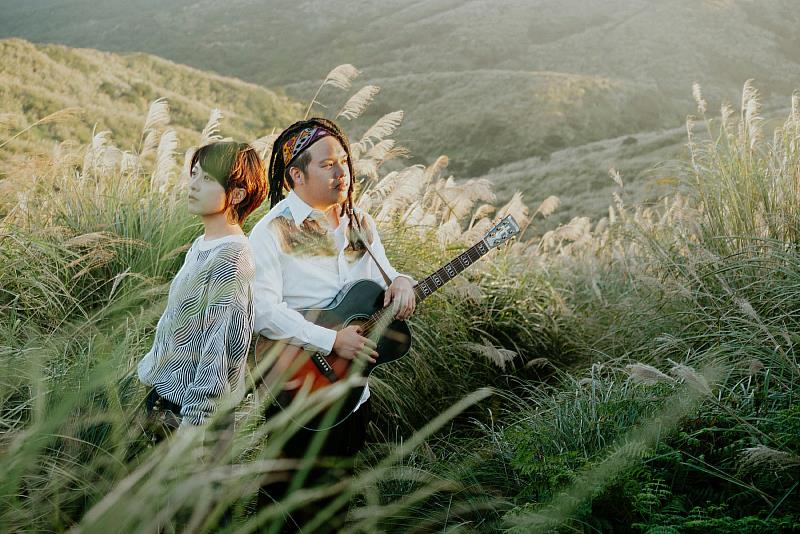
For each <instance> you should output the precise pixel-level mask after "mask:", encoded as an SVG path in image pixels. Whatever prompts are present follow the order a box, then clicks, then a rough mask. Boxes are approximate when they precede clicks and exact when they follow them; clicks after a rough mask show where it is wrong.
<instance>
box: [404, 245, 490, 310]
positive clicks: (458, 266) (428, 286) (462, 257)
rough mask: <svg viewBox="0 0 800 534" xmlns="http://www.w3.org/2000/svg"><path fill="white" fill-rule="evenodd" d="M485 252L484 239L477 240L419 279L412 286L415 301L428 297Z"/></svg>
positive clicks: (486, 248)
mask: <svg viewBox="0 0 800 534" xmlns="http://www.w3.org/2000/svg"><path fill="white" fill-rule="evenodd" d="M487 252H489V246H488V245H487V244H486V241H485V240H481V241H478V242H477V243H475V244H474V245H472V246H471V247H470V248H468V249H467V250H465V251H464V252H462V253H461V254H459V255H458V256H457V257H456V258H454V259H453V260H452V261H450V262H449V263H447V264H445V265H444V267H442V268H441V269H439V270H438V271H436V272H434V273H433V274H431V275H430V276H428V277H427V278H425V279H424V280H421V281H420V282H419V283H418V284H417V285H416V286H415V287H414V294H415V295H416V296H417V302H418V303H419V302H422V301H423V300H425V299H426V298H428V297H429V296H430V295H432V294H433V292H434V291H436V290H437V289H439V288H440V287H442V286H443V285H445V284H446V283H447V282H449V281H450V280H452V279H453V278H455V277H456V275H457V274H458V273H460V272H461V271H463V270H464V269H466V268H467V267H469V266H470V265H472V264H473V263H475V262H476V261H478V260H479V259H480V258H481V257H482V256H484V255H485V254H486V253H487Z"/></svg>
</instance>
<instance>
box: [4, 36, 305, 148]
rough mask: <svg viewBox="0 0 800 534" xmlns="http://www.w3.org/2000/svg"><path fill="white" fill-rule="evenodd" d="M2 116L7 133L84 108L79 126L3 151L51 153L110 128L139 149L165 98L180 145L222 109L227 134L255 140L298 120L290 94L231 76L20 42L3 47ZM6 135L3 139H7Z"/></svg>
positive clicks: (39, 131)
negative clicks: (156, 105) (152, 112)
mask: <svg viewBox="0 0 800 534" xmlns="http://www.w3.org/2000/svg"><path fill="white" fill-rule="evenodd" d="M0 85H2V88H3V89H2V92H0V111H1V112H2V113H3V114H4V116H3V118H4V120H3V121H2V125H3V126H4V129H5V130H6V132H9V133H14V132H16V131H19V130H20V129H22V128H24V127H25V126H26V125H27V124H31V123H32V122H33V121H35V120H37V119H41V118H42V117H44V116H46V115H49V114H51V113H54V112H56V111H59V110H63V109H65V108H72V107H79V108H81V109H82V110H83V111H82V113H81V114H82V117H81V120H67V121H63V122H57V123H53V124H47V125H44V126H41V127H37V128H35V129H33V130H31V131H30V132H28V133H27V134H26V135H25V136H23V137H20V138H19V140H16V141H14V142H12V143H11V144H10V145H9V146H8V147H7V148H6V149H5V150H3V151H2V153H0V160H2V159H4V158H8V157H10V156H11V155H12V154H13V153H15V152H22V153H26V152H31V151H36V150H42V149H47V148H48V147H49V146H51V145H52V142H54V141H64V140H69V141H75V142H82V143H83V142H87V141H88V140H89V139H90V138H91V135H92V127H91V126H90V125H94V131H97V132H99V131H103V130H109V131H110V132H111V135H112V139H113V140H114V142H115V144H116V145H117V146H119V147H120V148H122V149H126V150H130V149H134V148H136V147H137V146H138V144H139V143H140V141H141V140H140V138H139V136H140V135H141V131H142V126H143V120H144V119H143V118H144V117H145V115H146V114H147V110H148V106H149V105H150V102H152V101H153V100H155V99H157V98H161V97H166V98H167V100H168V102H169V106H170V116H171V126H172V127H173V128H175V129H176V130H177V131H178V135H179V137H180V139H181V141H182V142H183V143H182V145H183V146H186V145H187V144H191V143H196V142H197V140H198V132H199V131H201V130H202V129H203V127H204V126H205V124H206V122H207V121H208V119H209V115H210V113H211V110H212V109H214V108H219V109H220V110H221V111H222V114H223V116H224V120H223V123H222V131H221V132H220V133H221V134H222V135H224V136H232V137H235V138H240V139H246V140H251V139H255V138H257V137H259V136H261V135H264V134H266V133H270V131H271V130H272V128H274V127H281V126H284V125H286V124H287V123H289V122H291V121H292V120H294V119H295V118H296V117H297V116H298V115H299V114H301V111H300V106H299V104H297V103H296V102H294V101H292V100H291V99H289V98H288V97H286V96H283V95H280V94H277V93H275V92H273V91H270V90H268V89H265V88H263V87H260V86H257V85H253V84H250V83H246V82H242V81H240V80H235V79H232V78H224V77H222V76H219V75H216V74H211V73H206V72H202V71H199V70H197V69H194V68H191V67H186V66H183V65H178V64H176V63H173V62H171V61H167V60H164V59H161V58H158V57H155V56H150V55H146V54H130V55H118V54H112V53H108V52H99V51H97V50H90V49H74V48H67V47H65V46H58V45H35V44H32V43H29V42H27V41H23V40H20V39H9V40H2V41H0ZM6 132H3V133H2V137H6Z"/></svg>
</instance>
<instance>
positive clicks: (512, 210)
mask: <svg viewBox="0 0 800 534" xmlns="http://www.w3.org/2000/svg"><path fill="white" fill-rule="evenodd" d="M506 215H511V216H513V217H514V219H516V221H517V224H519V227H520V229H524V228H526V227H527V226H528V224H529V223H530V222H531V219H530V217H529V216H528V206H526V205H525V203H524V202H523V201H522V193H521V192H519V191H517V192H516V193H514V194H513V195H512V196H511V200H509V201H508V203H507V204H506V205H505V206H503V207H502V208H500V210H499V211H498V212H497V217H498V218H499V219H502V218H503V217H505V216H506Z"/></svg>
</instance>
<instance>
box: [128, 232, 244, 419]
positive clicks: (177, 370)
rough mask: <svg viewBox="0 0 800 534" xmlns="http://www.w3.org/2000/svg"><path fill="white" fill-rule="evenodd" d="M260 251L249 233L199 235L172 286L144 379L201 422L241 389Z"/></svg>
mask: <svg viewBox="0 0 800 534" xmlns="http://www.w3.org/2000/svg"><path fill="white" fill-rule="evenodd" d="M254 276H255V267H254V264H253V255H252V252H251V249H250V245H249V243H248V241H247V238H246V237H244V236H226V237H222V238H219V239H213V240H209V241H206V240H205V239H204V236H200V237H199V238H197V240H195V242H194V243H193V244H192V246H191V248H190V249H189V251H188V252H187V253H186V259H185V261H184V263H183V266H182V267H181V268H180V270H179V271H178V274H177V275H176V276H175V279H174V280H173V281H172V284H171V285H170V288H169V298H168V300H167V307H166V310H164V314H163V315H162V316H161V319H159V321H158V326H157V327H156V335H155V340H154V342H153V348H152V349H150V352H148V353H147V354H146V355H145V357H144V358H143V359H142V361H141V362H139V368H138V371H139V379H140V380H141V381H142V382H143V383H144V384H146V385H148V386H153V387H155V389H156V391H157V392H158V394H159V395H161V396H162V397H164V398H165V399H167V400H169V401H171V402H174V403H175V404H179V405H180V406H181V413H180V415H181V425H189V424H191V425H200V424H202V423H203V421H204V420H205V418H207V417H208V416H209V415H211V414H212V413H213V412H214V409H215V406H214V401H215V399H217V398H219V397H221V396H223V395H229V394H231V393H234V392H239V391H241V390H242V389H243V388H242V386H243V384H244V370H245V364H246V362H247V351H248V346H249V344H250V337H251V335H252V332H253V317H254V316H253V303H252V302H253V300H252V282H253V277H254Z"/></svg>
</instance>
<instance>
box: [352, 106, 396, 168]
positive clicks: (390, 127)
mask: <svg viewBox="0 0 800 534" xmlns="http://www.w3.org/2000/svg"><path fill="white" fill-rule="evenodd" d="M401 122H403V112H402V111H393V112H391V113H387V114H386V115H384V116H383V117H381V118H380V119H378V121H377V122H376V123H375V124H373V125H372V126H370V127H369V129H368V130H367V131H366V132H364V135H362V136H361V139H360V140H359V141H358V143H354V144H353V145H352V146H351V149H352V150H353V154H354V155H355V157H358V156H360V155H361V154H362V153H364V152H366V151H367V150H369V149H370V148H372V147H373V146H374V145H375V143H376V142H378V141H380V140H382V139H383V138H384V137H386V136H388V135H391V134H392V133H394V131H395V130H396V129H397V127H398V126H400V123H401Z"/></svg>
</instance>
